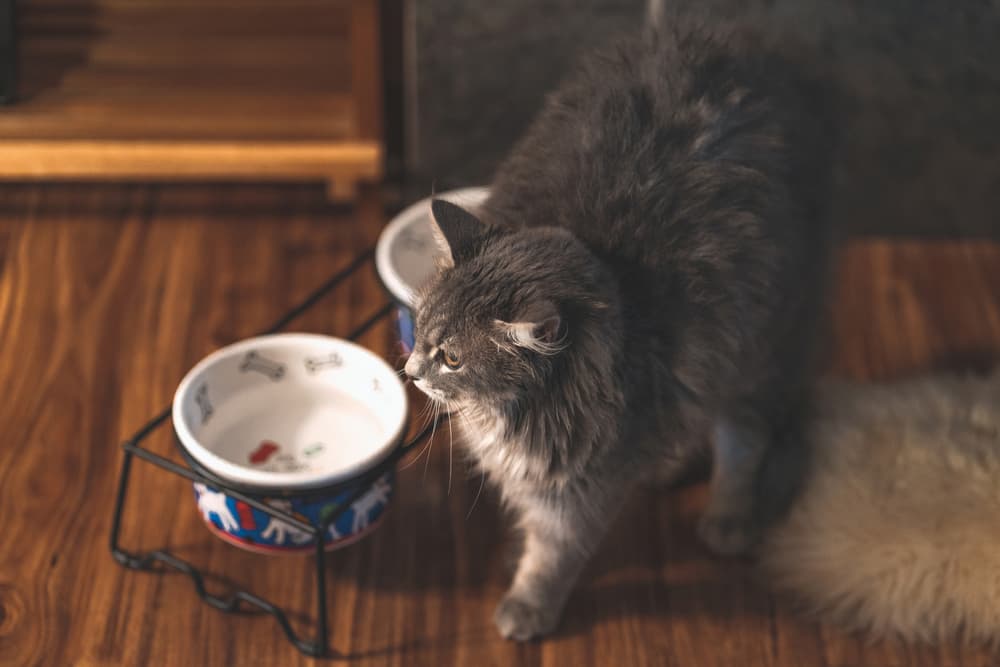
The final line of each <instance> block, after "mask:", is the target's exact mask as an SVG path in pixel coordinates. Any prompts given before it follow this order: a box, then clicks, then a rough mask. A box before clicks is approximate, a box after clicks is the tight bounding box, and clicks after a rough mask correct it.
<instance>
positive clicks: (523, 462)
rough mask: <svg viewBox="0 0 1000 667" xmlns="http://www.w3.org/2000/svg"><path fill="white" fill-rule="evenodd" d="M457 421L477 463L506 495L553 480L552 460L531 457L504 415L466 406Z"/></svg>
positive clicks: (464, 442) (466, 444) (463, 439)
mask: <svg viewBox="0 0 1000 667" xmlns="http://www.w3.org/2000/svg"><path fill="white" fill-rule="evenodd" d="M456 422H457V424H458V426H459V431H460V432H461V435H462V441H463V444H464V445H465V447H466V449H467V450H468V452H469V454H470V455H471V456H472V458H473V460H474V461H475V463H476V464H477V465H478V466H479V467H480V468H481V469H482V470H483V471H484V472H485V473H486V474H487V476H489V477H490V479H492V480H493V481H494V482H496V483H497V484H498V485H499V486H500V487H501V491H502V492H504V494H505V495H506V494H507V492H508V491H511V490H513V489H514V488H515V487H523V485H528V486H535V485H548V484H551V483H552V482H553V481H554V480H553V476H552V474H551V471H550V465H549V461H548V460H546V459H545V458H544V457H540V456H537V455H536V456H532V455H531V454H530V453H529V449H528V448H527V447H526V446H525V443H524V442H523V440H522V439H521V438H520V437H519V436H518V435H517V434H516V433H512V432H511V431H512V429H510V428H509V425H508V423H507V421H506V420H504V419H503V418H502V417H500V416H498V415H493V414H486V413H484V412H483V411H479V410H475V409H467V410H463V411H461V413H460V414H459V415H457V418H456Z"/></svg>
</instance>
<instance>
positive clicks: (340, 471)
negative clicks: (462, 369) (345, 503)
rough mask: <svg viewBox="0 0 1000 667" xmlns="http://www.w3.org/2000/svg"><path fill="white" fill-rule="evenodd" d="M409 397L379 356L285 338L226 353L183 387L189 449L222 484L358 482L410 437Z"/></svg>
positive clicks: (182, 423)
mask: <svg viewBox="0 0 1000 667" xmlns="http://www.w3.org/2000/svg"><path fill="white" fill-rule="evenodd" d="M406 409H407V403H406V393H405V391H404V390H403V386H402V384H401V383H400V381H399V379H398V377H397V376H396V374H395V372H394V371H393V370H392V369H391V368H390V367H389V366H388V365H387V364H386V363H385V362H384V361H382V359H380V358H379V357H377V356H376V355H374V354H373V353H372V352H370V351H368V350H366V349H364V348H362V347H359V346H357V345H354V344H353V343H349V342H347V341H343V340H340V339H336V338H329V337H326V336H315V335H310V334H279V335H275V336H266V337H261V338H255V339H251V340H248V341H243V342H241V343H237V344H236V345H232V346H229V347H227V348H223V349H222V350H219V351H218V352H216V353H214V354H213V355H211V356H209V357H207V358H206V359H205V360H203V361H202V362H201V363H200V364H198V365H197V366H196V367H195V368H194V369H192V371H191V372H190V373H189V374H188V376H187V377H186V378H185V379H184V381H183V382H182V383H181V386H180V388H179V389H178V391H177V395H176V397H175V401H174V424H175V428H176V430H177V435H178V438H179V439H180V441H181V444H182V445H183V446H184V447H185V448H186V449H187V450H188V452H189V453H190V454H191V456H193V457H194V458H195V459H196V460H197V461H198V462H199V463H201V464H202V465H204V466H205V467H206V468H208V469H209V470H210V471H211V472H213V473H215V474H217V475H219V476H220V477H222V478H225V479H229V480H231V481H234V482H242V483H245V484H251V485H259V486H262V487H270V488H279V487H280V488H289V487H303V488H307V487H316V486H322V485H326V484H332V483H335V482H337V481H341V480H343V479H347V478H349V477H351V476H353V475H356V474H358V473H360V472H362V471H364V470H365V469H367V468H369V467H370V466H371V465H373V464H375V463H376V462H378V461H379V460H381V458H383V457H384V456H385V455H387V454H388V453H389V452H390V451H391V450H392V448H393V447H394V445H395V444H396V443H397V441H398V439H399V437H400V435H401V434H402V431H403V427H404V424H405V419H406Z"/></svg>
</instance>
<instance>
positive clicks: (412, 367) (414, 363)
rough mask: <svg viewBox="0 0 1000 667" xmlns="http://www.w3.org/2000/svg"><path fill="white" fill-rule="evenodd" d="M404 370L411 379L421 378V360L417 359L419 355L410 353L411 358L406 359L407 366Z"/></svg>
mask: <svg viewBox="0 0 1000 667" xmlns="http://www.w3.org/2000/svg"><path fill="white" fill-rule="evenodd" d="M403 370H404V371H405V372H406V374H407V375H408V376H409V377H410V378H411V379H413V380H419V379H420V362H419V361H418V360H417V355H415V354H411V355H410V358H409V359H407V360H406V366H404V367H403Z"/></svg>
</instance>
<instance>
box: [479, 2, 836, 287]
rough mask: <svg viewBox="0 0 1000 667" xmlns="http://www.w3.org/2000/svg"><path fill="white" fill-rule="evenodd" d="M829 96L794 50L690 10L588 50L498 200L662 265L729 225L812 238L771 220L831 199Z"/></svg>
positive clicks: (494, 209)
mask: <svg viewBox="0 0 1000 667" xmlns="http://www.w3.org/2000/svg"><path fill="white" fill-rule="evenodd" d="M826 107H827V99H826V96H825V94H824V93H823V91H821V90H820V89H819V87H818V86H816V85H815V84H813V83H811V82H810V81H808V80H807V79H806V77H804V76H802V75H801V74H800V73H799V72H798V71H797V69H796V68H795V67H794V66H793V65H792V64H791V63H790V62H789V61H787V60H785V59H783V58H781V57H778V56H776V55H774V54H773V53H772V52H770V51H765V50H764V49H762V48H758V47H755V46H748V45H747V42H746V40H745V39H744V38H743V36H741V35H740V34H738V33H735V32H725V33H723V32H720V31H718V30H714V29H708V28H705V27H704V26H702V25H701V24H699V23H698V22H696V21H693V20H689V21H678V22H676V23H673V24H671V25H669V26H667V27H665V28H663V29H660V30H656V31H647V32H645V33H644V34H643V35H642V36H636V37H634V38H626V39H621V40H619V41H617V42H615V43H614V44H613V45H612V46H610V47H608V48H606V49H604V50H601V51H599V52H598V53H596V54H594V55H592V56H591V57H590V58H587V59H586V60H585V61H584V63H583V64H582V66H581V67H580V68H579V70H578V71H577V72H576V73H575V74H574V75H573V76H572V77H570V78H569V79H568V80H567V81H566V82H565V83H564V84H563V85H562V86H561V87H560V88H559V89H558V90H557V91H555V92H554V93H553V94H551V95H550V96H549V97H548V99H547V101H546V104H545V107H544V109H543V110H542V112H541V114H540V115H539V117H538V118H537V119H536V121H535V123H534V124H533V125H532V126H531V128H530V129H529V130H528V132H527V134H526V135H525V136H524V138H523V139H522V141H521V142H520V143H519V144H518V146H517V147H516V148H515V150H514V151H513V152H512V154H511V155H510V157H509V158H508V160H507V161H506V162H505V163H504V164H503V165H502V166H501V167H500V169H499V170H498V172H497V174H496V178H495V180H494V183H493V187H494V195H493V197H492V199H491V201H490V202H489V205H488V210H489V211H490V213H491V215H492V216H493V217H494V219H495V220H497V221H499V222H500V223H501V224H505V225H513V226H517V225H527V226H541V225H556V226H562V227H566V228H569V229H570V230H572V231H573V232H574V233H575V234H576V235H577V236H579V237H580V238H581V239H582V240H584V242H586V243H587V244H588V245H590V246H591V247H592V248H594V249H595V250H597V251H598V252H601V253H605V254H607V255H610V256H613V257H617V258H620V259H623V260H626V261H639V262H640V263H642V264H645V265H649V266H654V267H655V266H656V265H658V264H661V263H666V264H669V263H671V262H673V261H674V258H675V256H676V255H677V254H680V255H682V256H690V255H691V254H692V250H693V249H694V248H695V247H696V246H697V245H698V244H699V243H708V244H711V245H718V239H719V238H720V236H721V237H726V238H728V239H734V238H738V237H745V238H746V239H747V240H748V241H752V240H753V239H759V238H761V237H769V238H772V239H773V238H775V237H776V236H778V237H780V236H781V234H782V233H784V232H785V231H787V232H788V234H789V236H790V237H796V236H797V235H798V236H799V237H803V238H800V239H798V240H800V241H803V242H805V241H807V240H808V239H805V238H804V237H805V236H806V234H804V232H805V230H801V229H800V230H798V231H796V230H795V229H794V228H793V229H791V230H784V229H779V230H777V231H778V232H779V233H778V234H777V235H776V234H775V231H776V230H774V229H762V227H767V226H769V225H770V226H772V227H781V226H790V225H796V224H800V223H799V221H798V220H796V221H795V222H790V221H789V218H790V217H794V216H792V215H790V209H791V210H792V212H794V213H802V214H803V215H801V216H798V217H799V219H801V218H804V217H814V218H815V217H816V215H815V213H816V212H817V211H819V210H820V209H821V207H822V202H821V199H822V196H823V192H824V191H825V186H826V183H825V181H826V171H827V165H828V163H829V160H828V154H829V150H830V137H831V134H832V132H831V124H830V123H829V121H828V120H827V116H828V114H827V108H826ZM745 214H749V215H745ZM815 224H818V223H815ZM817 238H818V235H817ZM790 240H796V239H795V238H790Z"/></svg>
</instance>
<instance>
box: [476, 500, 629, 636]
mask: <svg viewBox="0 0 1000 667" xmlns="http://www.w3.org/2000/svg"><path fill="white" fill-rule="evenodd" d="M621 500H622V497H621V494H619V493H618V492H613V493H611V494H609V495H606V496H601V497H599V498H595V497H593V496H591V497H587V498H584V497H583V496H582V494H581V495H580V496H579V497H577V496H575V495H571V494H567V496H566V497H565V498H562V499H560V500H558V501H555V502H553V501H545V502H539V503H538V504H537V505H532V504H530V503H524V505H523V506H522V510H521V521H520V523H521V527H522V529H523V530H524V546H523V550H522V552H521V557H520V560H519V561H518V565H517V571H516V573H515V575H514V580H513V582H512V583H511V586H510V588H509V589H508V590H507V593H506V594H505V595H504V597H503V599H502V600H501V601H500V604H499V605H498V606H497V608H496V612H495V613H494V616H493V619H494V622H495V623H496V626H497V630H499V631H500V634H501V635H502V636H503V637H505V638H507V639H515V640H517V641H525V640H528V639H532V638H534V637H540V636H542V635H546V634H548V633H550V632H552V631H553V630H554V629H555V628H556V626H557V625H558V623H559V619H560V617H561V615H562V610H563V606H564V605H565V604H566V600H567V598H568V597H569V594H570V592H571V591H572V590H573V586H574V585H575V584H576V581H577V578H578V577H579V576H580V572H581V571H582V570H583V567H584V565H586V563H587V560H588V559H589V558H590V555H591V554H592V553H593V552H594V550H595V549H596V548H597V546H598V544H599V543H600V541H601V539H602V538H603V537H604V534H605V533H606V532H607V528H608V525H609V524H610V522H611V520H612V519H613V518H614V516H615V514H616V513H617V510H618V508H619V506H620V504H621ZM584 503H586V505H584Z"/></svg>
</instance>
